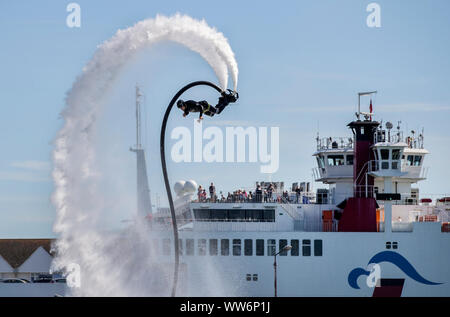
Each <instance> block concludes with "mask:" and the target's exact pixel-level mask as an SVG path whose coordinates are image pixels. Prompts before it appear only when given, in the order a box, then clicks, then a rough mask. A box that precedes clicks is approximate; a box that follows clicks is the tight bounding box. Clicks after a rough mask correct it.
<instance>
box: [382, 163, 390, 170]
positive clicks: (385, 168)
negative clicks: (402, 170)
mask: <svg viewBox="0 0 450 317" xmlns="http://www.w3.org/2000/svg"><path fill="white" fill-rule="evenodd" d="M381 168H382V169H384V170H387V169H389V162H381Z"/></svg>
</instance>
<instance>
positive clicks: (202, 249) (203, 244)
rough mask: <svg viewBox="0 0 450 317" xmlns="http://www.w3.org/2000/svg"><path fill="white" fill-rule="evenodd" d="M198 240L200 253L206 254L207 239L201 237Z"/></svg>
mask: <svg viewBox="0 0 450 317" xmlns="http://www.w3.org/2000/svg"><path fill="white" fill-rule="evenodd" d="M197 242H198V255H206V239H199V240H198V241H197Z"/></svg>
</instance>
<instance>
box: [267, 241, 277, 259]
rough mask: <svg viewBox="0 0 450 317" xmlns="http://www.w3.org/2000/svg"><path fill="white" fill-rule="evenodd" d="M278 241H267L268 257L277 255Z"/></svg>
mask: <svg viewBox="0 0 450 317" xmlns="http://www.w3.org/2000/svg"><path fill="white" fill-rule="evenodd" d="M275 243H276V241H275V239H269V240H267V255H272V256H273V255H275V253H276V252H275V251H276V247H277V246H276V244H275Z"/></svg>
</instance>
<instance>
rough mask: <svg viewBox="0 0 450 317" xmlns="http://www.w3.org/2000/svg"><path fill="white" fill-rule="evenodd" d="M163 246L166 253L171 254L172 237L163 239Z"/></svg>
mask: <svg viewBox="0 0 450 317" xmlns="http://www.w3.org/2000/svg"><path fill="white" fill-rule="evenodd" d="M162 248H163V249H162V251H163V254H164V255H170V239H163V241H162Z"/></svg>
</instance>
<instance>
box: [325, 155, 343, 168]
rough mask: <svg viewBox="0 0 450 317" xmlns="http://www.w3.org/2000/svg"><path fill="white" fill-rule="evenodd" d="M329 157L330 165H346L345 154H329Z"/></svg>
mask: <svg viewBox="0 0 450 317" xmlns="http://www.w3.org/2000/svg"><path fill="white" fill-rule="evenodd" d="M327 159H328V165H329V166H340V165H344V155H328V156H327Z"/></svg>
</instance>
